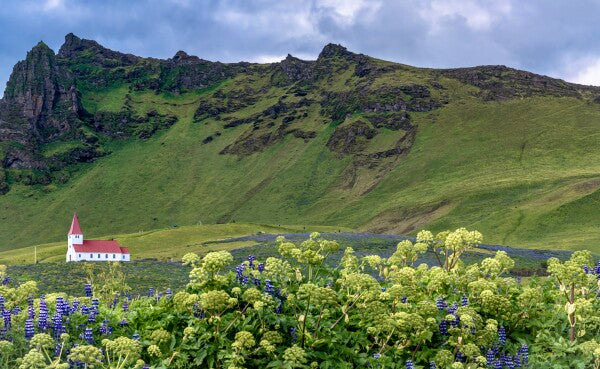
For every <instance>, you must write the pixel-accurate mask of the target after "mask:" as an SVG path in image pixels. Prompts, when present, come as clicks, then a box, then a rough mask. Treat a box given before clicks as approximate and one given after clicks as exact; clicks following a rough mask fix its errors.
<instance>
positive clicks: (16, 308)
mask: <svg viewBox="0 0 600 369" xmlns="http://www.w3.org/2000/svg"><path fill="white" fill-rule="evenodd" d="M20 312H21V308H20V307H19V306H15V307H14V308H13V309H12V310H11V314H12V315H18V314H19V313H20Z"/></svg>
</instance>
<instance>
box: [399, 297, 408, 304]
mask: <svg viewBox="0 0 600 369" xmlns="http://www.w3.org/2000/svg"><path fill="white" fill-rule="evenodd" d="M406 300H407V298H406V296H402V298H401V299H400V301H401V302H402V303H403V304H406Z"/></svg>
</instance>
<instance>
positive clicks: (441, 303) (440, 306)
mask: <svg viewBox="0 0 600 369" xmlns="http://www.w3.org/2000/svg"><path fill="white" fill-rule="evenodd" d="M435 306H437V308H438V310H439V311H442V310H444V309H445V308H447V307H448V304H446V301H444V299H442V298H441V297H438V298H437V300H436V302H435Z"/></svg>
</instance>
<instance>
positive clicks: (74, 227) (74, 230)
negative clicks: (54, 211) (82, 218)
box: [69, 213, 83, 235]
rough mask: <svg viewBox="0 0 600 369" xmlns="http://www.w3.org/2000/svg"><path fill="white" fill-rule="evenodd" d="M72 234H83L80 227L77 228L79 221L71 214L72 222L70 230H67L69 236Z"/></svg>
mask: <svg viewBox="0 0 600 369" xmlns="http://www.w3.org/2000/svg"><path fill="white" fill-rule="evenodd" d="M72 234H83V232H81V227H80V226H79V220H78V219H77V213H74V214H73V221H71V229H69V235H72Z"/></svg>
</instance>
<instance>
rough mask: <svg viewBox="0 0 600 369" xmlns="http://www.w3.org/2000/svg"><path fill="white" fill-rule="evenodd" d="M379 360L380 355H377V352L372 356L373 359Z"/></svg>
mask: <svg viewBox="0 0 600 369" xmlns="http://www.w3.org/2000/svg"><path fill="white" fill-rule="evenodd" d="M380 358H381V355H380V354H379V352H376V353H374V354H373V359H375V360H379V359H380Z"/></svg>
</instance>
